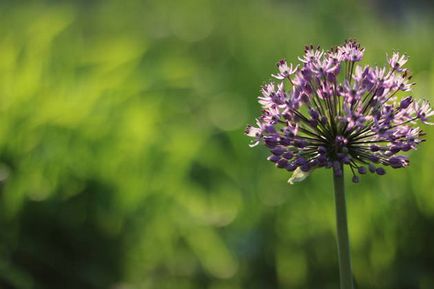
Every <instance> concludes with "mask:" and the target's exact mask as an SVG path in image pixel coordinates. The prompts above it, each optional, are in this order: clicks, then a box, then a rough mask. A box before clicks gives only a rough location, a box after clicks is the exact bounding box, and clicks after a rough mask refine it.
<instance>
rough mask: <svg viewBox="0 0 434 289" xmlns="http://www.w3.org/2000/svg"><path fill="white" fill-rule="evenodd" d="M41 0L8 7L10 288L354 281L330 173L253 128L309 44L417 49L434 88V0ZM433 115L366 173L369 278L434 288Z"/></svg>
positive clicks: (2, 123)
mask: <svg viewBox="0 0 434 289" xmlns="http://www.w3.org/2000/svg"><path fill="white" fill-rule="evenodd" d="M22 2H23V3H22ZM22 2H21V1H14V2H4V1H2V2H1V4H0V14H1V17H0V288H17V289H31V288H35V289H39V288H44V289H50V288H53V289H54V288H56V289H57V288H64V289H69V288H71V289H72V288H74V289H75V288H117V289H125V288H127V289H129V288H158V289H164V288H177V289H196V288H197V289H202V288H210V289H237V288H249V289H266V288H322V289H331V288H337V286H338V271H337V270H338V269H337V258H336V245H335V237H334V234H335V229H334V202H333V195H332V187H331V176H330V171H326V170H324V171H317V172H315V173H314V174H313V175H312V176H311V177H309V178H308V179H307V180H306V181H305V182H304V183H303V184H299V185H295V186H289V185H288V184H287V183H286V180H287V178H288V177H289V176H288V174H287V173H285V172H282V171H279V170H276V169H274V168H273V166H272V165H271V164H270V163H269V162H267V161H266V160H265V158H266V152H265V150H264V149H262V148H255V149H249V148H248V146H247V144H248V142H249V140H248V139H247V138H246V137H244V136H243V134H242V131H243V129H244V127H245V125H246V124H247V123H249V122H253V121H254V117H255V116H256V115H257V114H258V111H259V106H258V105H257V104H256V96H257V95H258V91H259V87H260V85H261V84H262V83H264V82H265V81H267V80H269V79H270V74H271V73H272V72H274V70H275V66H274V63H275V62H276V61H277V60H279V59H280V58H282V57H285V58H287V59H288V60H291V59H294V60H295V59H296V56H297V55H299V54H300V53H301V52H302V49H303V46H304V45H305V44H309V43H313V44H320V45H321V46H323V47H325V48H327V47H330V46H332V45H336V44H339V43H341V42H342V41H343V40H344V39H346V38H349V37H354V38H357V39H358V40H359V41H360V42H361V43H362V45H363V46H365V47H366V48H367V53H366V60H365V61H366V62H371V63H378V64H382V63H383V62H384V61H385V52H386V51H387V52H389V53H390V52H392V50H393V49H398V50H400V51H403V52H407V53H408V54H409V55H410V57H411V59H410V63H409V66H410V68H411V69H412V70H413V71H414V79H415V80H416V82H417V86H416V91H415V92H414V94H415V95H416V96H423V97H426V98H431V99H432V96H433V95H434V69H433V67H434V56H433V53H432V44H433V43H434V35H433V33H432V31H433V27H434V26H433V20H432V16H433V14H432V6H430V3H428V2H427V1H420V2H412V3H413V4H412V5H413V6H411V5H410V7H407V8H408V9H407V8H406V9H405V11H404V12H403V10H402V9H398V6H396V9H397V10H399V11H400V13H399V14H396V15H399V17H398V16H397V17H393V15H394V13H393V12H394V6H393V5H392V4H390V3H389V4H390V5H388V4H387V3H386V2H387V1H383V2H384V3H385V4H382V5H374V4H373V3H371V2H366V3H365V2H362V1H355V0H352V1H344V0H331V1H322V0H310V1H298V2H295V1H283V0H274V1H263V0H257V1H247V0H241V1H228V0H221V1H211V0H182V1H169V0H163V1H162V0H152V1H134V0H133V1H120V0H119V1H117V0H110V1H108V0H107V1H95V2H92V1H89V2H88V1H71V2H67V1H27V2H25V3H24V1H22ZM389 2H390V1H389ZM369 3H371V4H369ZM400 3H401V4H402V2H400ZM417 3H419V4H420V5H422V4H423V5H425V6H417V5H418V4H417ZM379 7H387V8H388V10H387V11H385V12H387V13H383V11H382V10H380V9H378V8H379ZM399 7H401V6H399ZM421 7H423V9H421ZM413 8H414V9H413ZM421 10H422V12H423V13H421ZM426 129H427V131H428V139H429V141H428V142H427V143H426V144H424V145H422V146H421V149H420V150H419V151H418V152H417V153H414V155H413V156H412V165H411V166H410V168H408V169H405V170H397V171H393V172H392V171H390V170H389V173H388V174H387V175H386V176H384V177H371V176H367V177H364V178H363V179H362V182H361V184H359V185H353V184H348V186H347V187H348V189H347V190H348V192H349V195H348V208H349V223H350V235H351V236H350V237H351V245H352V252H353V267H354V274H355V278H356V281H357V284H358V288H372V289H377V288H378V289H379V288H382V289H392V288H393V289H404V288H405V289H412V288H420V289H431V288H434V248H433V246H432V244H434V192H433V191H434V190H433V179H432V164H433V162H434V137H433V135H434V130H433V129H432V128H426Z"/></svg>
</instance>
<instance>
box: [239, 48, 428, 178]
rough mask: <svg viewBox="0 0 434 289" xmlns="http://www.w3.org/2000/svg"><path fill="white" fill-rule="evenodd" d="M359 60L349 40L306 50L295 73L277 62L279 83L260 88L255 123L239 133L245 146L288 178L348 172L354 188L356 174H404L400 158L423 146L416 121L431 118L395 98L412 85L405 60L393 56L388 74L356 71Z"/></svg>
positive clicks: (407, 99) (408, 100) (424, 107)
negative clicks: (248, 142) (264, 151)
mask: <svg viewBox="0 0 434 289" xmlns="http://www.w3.org/2000/svg"><path fill="white" fill-rule="evenodd" d="M364 52H365V49H364V48H362V47H360V44H358V43H357V42H356V41H354V40H349V41H346V42H345V43H344V44H343V45H342V46H338V47H336V48H333V49H332V50H330V51H326V52H325V51H323V50H321V49H320V48H319V47H314V46H307V47H306V48H305V53H304V55H303V56H301V57H299V60H300V61H301V62H302V63H301V65H300V66H299V65H295V66H294V65H293V64H289V65H288V64H287V62H286V61H284V60H281V61H279V63H278V64H277V67H278V70H279V72H278V73H277V74H273V75H272V76H273V77H274V78H276V79H278V80H279V81H280V82H279V83H278V84H277V85H276V84H274V83H269V84H266V85H265V86H263V87H262V90H261V96H259V103H260V104H261V106H262V108H263V112H262V115H261V116H260V117H259V118H258V119H257V122H256V126H250V125H249V126H248V127H247V128H246V134H247V135H248V136H250V137H252V138H253V142H252V146H254V145H257V144H258V143H263V144H264V145H265V146H266V147H268V148H269V149H270V152H271V155H270V156H269V157H268V159H269V160H270V161H272V162H273V163H275V164H276V166H277V167H278V168H284V169H286V170H288V171H294V170H296V169H298V171H301V172H305V173H309V172H311V171H312V170H314V169H315V168H319V167H326V168H334V169H335V173H336V174H339V169H337V168H341V167H342V166H343V165H347V166H349V167H350V169H351V171H352V172H353V181H354V182H356V183H357V182H359V177H358V176H357V174H360V175H363V174H366V173H367V172H368V171H370V172H372V173H376V174H378V175H384V174H385V172H386V171H385V169H384V168H383V166H390V167H391V168H394V169H396V168H403V167H407V166H408V165H409V159H408V157H407V156H405V155H403V154H402V153H403V152H408V151H409V150H414V149H416V147H417V146H418V145H419V144H420V143H422V142H423V141H424V139H423V136H424V135H425V133H424V132H423V131H422V130H421V129H420V128H419V127H417V121H418V120H419V121H421V122H422V123H425V124H433V123H431V122H429V118H430V117H431V116H433V115H434V111H433V110H432V108H431V106H430V105H429V103H428V102H427V101H426V100H422V101H417V100H415V99H414V98H413V97H412V96H410V95H403V96H401V97H400V94H406V93H408V92H410V91H411V88H412V86H413V85H414V83H412V82H410V80H411V75H410V73H409V70H408V69H407V68H405V67H404V65H405V64H406V63H407V61H408V57H407V56H406V55H400V54H399V53H396V52H395V53H393V54H392V57H390V58H388V59H387V61H388V63H389V66H388V67H377V66H368V65H365V66H362V65H359V64H356V63H357V62H359V61H361V60H362V59H363V55H364ZM297 178H298V179H302V178H304V175H303V176H302V177H297ZM297 178H296V179H297Z"/></svg>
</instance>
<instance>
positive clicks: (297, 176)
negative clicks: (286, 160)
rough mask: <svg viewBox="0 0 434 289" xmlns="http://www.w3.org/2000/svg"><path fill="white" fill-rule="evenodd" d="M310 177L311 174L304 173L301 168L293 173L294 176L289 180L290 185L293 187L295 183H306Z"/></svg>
mask: <svg viewBox="0 0 434 289" xmlns="http://www.w3.org/2000/svg"><path fill="white" fill-rule="evenodd" d="M309 175H310V171H309V172H303V171H302V170H301V169H300V168H297V169H296V170H295V171H294V172H293V173H292V176H291V177H290V178H289V180H288V183H290V184H291V185H293V184H295V183H299V182H302V181H304V179H305V178H307V177H308V176H309Z"/></svg>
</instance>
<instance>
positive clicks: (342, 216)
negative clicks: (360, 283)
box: [333, 167, 353, 289]
mask: <svg viewBox="0 0 434 289" xmlns="http://www.w3.org/2000/svg"><path fill="white" fill-rule="evenodd" d="M341 172H342V174H341V176H336V174H335V169H334V170H333V182H334V186H335V202H336V228H337V244H338V255H339V276H340V281H341V282H340V283H341V289H353V274H352V270H351V255H350V241H349V239H348V225H347V209H346V204H345V188H344V171H343V167H341Z"/></svg>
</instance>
